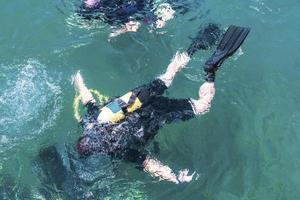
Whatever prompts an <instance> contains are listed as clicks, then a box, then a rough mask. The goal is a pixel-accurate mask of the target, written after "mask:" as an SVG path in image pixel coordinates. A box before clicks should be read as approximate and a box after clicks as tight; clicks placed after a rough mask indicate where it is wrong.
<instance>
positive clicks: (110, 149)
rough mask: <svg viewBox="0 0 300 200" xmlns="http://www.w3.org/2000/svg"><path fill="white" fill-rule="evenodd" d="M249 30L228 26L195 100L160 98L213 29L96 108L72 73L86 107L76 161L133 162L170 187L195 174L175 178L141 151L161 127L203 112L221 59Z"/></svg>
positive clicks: (204, 45)
mask: <svg viewBox="0 0 300 200" xmlns="http://www.w3.org/2000/svg"><path fill="white" fill-rule="evenodd" d="M212 29H213V30H214V32H212ZM249 32H250V29H249V28H244V27H238V26H234V25H231V26H230V27H229V28H228V29H227V31H226V32H225V34H224V35H223V38H222V39H221V41H220V43H219V45H218V47H217V48H216V50H215V51H214V53H213V54H212V56H211V57H210V58H209V59H208V60H207V61H206V62H205V65H204V71H205V73H206V75H205V82H204V83H203V84H202V85H201V86H200V89H199V98H198V99H191V98H186V99H170V98H168V97H164V96H163V94H164V92H165V91H166V90H167V89H168V88H169V87H170V86H171V84H172V81H173V79H174V77H175V75H176V74H177V73H178V72H179V71H180V70H181V69H182V68H184V67H185V66H186V65H187V64H188V62H189V61H190V59H191V57H192V56H193V55H194V53H195V52H196V51H197V50H199V49H207V48H209V47H210V46H212V45H214V44H215V42H216V40H217V39H218V38H219V35H220V32H219V29H218V27H215V26H214V25H208V27H207V28H206V29H204V30H202V31H200V32H199V33H198V36H197V37H196V38H195V39H194V41H193V43H192V44H191V45H190V46H189V48H188V49H187V50H186V51H185V52H182V53H179V52H177V53H176V54H175V56H174V57H173V59H172V60H171V63H170V64H169V65H168V67H167V69H166V71H165V73H163V74H161V75H160V76H158V77H157V78H156V79H154V80H153V81H152V82H150V83H148V84H145V85H141V86H139V87H136V88H134V89H133V90H131V91H130V92H128V93H126V94H125V95H123V96H120V97H116V98H114V99H112V100H110V101H109V102H107V103H105V105H103V106H98V105H97V103H96V101H95V99H94V98H93V96H92V94H91V92H90V91H89V89H88V88H87V87H86V85H85V84H84V80H83V78H82V76H81V74H80V72H79V71H78V72H77V73H76V74H75V75H74V77H73V83H74V86H75V89H76V91H77V92H78V93H79V96H80V98H81V103H82V104H83V105H84V106H85V107H86V109H87V114H86V116H85V117H84V119H82V120H81V121H80V123H81V125H82V126H83V129H84V131H83V135H82V136H81V137H80V138H79V139H78V141H77V144H76V149H77V152H78V154H79V155H80V157H82V158H85V157H88V156H90V155H92V154H96V155H108V156H110V157H111V158H112V159H122V160H125V161H128V162H131V163H135V164H136V165H137V167H138V168H140V169H142V170H143V171H145V172H148V173H149V174H150V175H151V176H154V177H158V178H159V179H160V180H167V181H170V182H174V183H176V184H178V183H183V182H190V181H191V180H192V178H193V176H194V173H195V172H194V173H193V174H191V175H188V170H187V169H185V170H180V171H179V173H178V174H176V173H175V172H173V171H172V170H171V168H170V167H168V166H165V165H163V164H162V163H161V162H160V161H158V160H157V159H155V158H153V157H152V156H150V154H149V152H147V150H146V149H145V147H146V145H147V144H148V143H149V142H150V141H151V140H152V139H153V138H154V137H155V135H156V134H157V132H158V130H159V129H160V128H161V127H163V126H164V125H165V124H169V123H172V122H174V121H179V120H182V121H185V120H189V119H191V118H194V117H196V116H199V115H203V114H205V113H207V112H208V111H209V109H210V107H211V102H212V100H213V97H214V95H215V83H214V81H215V76H216V72H217V70H218V69H219V68H220V66H221V65H222V63H223V62H224V61H225V59H226V58H228V57H230V56H232V55H233V54H234V53H235V52H236V51H237V50H238V49H239V47H240V46H241V45H242V43H243V42H244V40H245V39H246V37H247V35H248V34H249ZM207 33H210V34H207Z"/></svg>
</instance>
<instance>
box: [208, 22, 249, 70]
mask: <svg viewBox="0 0 300 200" xmlns="http://www.w3.org/2000/svg"><path fill="white" fill-rule="evenodd" d="M249 32H250V28H245V27H239V26H234V25H231V26H230V27H229V28H228V29H227V31H226V33H225V34H224V36H223V38H222V40H221V42H220V43H219V45H218V47H217V49H216V51H215V52H214V53H213V55H212V56H211V57H210V58H209V59H208V60H207V61H206V63H205V66H204V70H205V71H206V72H207V73H215V72H216V71H217V69H218V68H219V67H220V66H221V65H222V63H223V62H224V60H225V59H226V58H228V57H230V56H232V55H233V54H234V53H235V52H236V51H237V50H238V49H239V48H240V46H241V45H242V44H243V42H244V41H245V39H246V37H247V36H248V34H249Z"/></svg>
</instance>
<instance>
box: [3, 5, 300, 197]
mask: <svg viewBox="0 0 300 200" xmlns="http://www.w3.org/2000/svg"><path fill="white" fill-rule="evenodd" d="M188 2H189V3H190V7H191V9H190V11H189V12H188V13H187V14H186V15H184V16H182V15H178V16H177V17H176V18H175V19H174V20H172V21H171V22H170V23H168V25H167V26H166V27H165V28H164V29H162V30H160V31H155V32H152V33H149V31H148V29H147V28H146V27H143V28H142V29H141V31H139V32H138V33H134V34H127V35H123V36H120V37H118V38H115V39H113V40H111V41H108V34H109V33H110V28H109V26H107V25H105V24H102V23H99V22H94V23H89V22H85V21H82V20H79V19H78V18H77V17H76V15H75V14H74V10H75V9H76V7H75V3H78V2H68V1H66V0H55V1H33V0H27V1H21V0H15V1H2V2H1V3H0V4H1V6H0V25H1V26H0V55H1V56H0V72H1V73H0V113H1V117H0V199H85V198H88V197H89V198H91V199H106V200H108V199H155V200H156V199H180V200H181V199H195V200H196V199H197V200H198V199H209V200H212V199H213V200H235V199H242V200H248V199H249V200H250V199H251V200H254V199H264V200H269V199H270V200H274V199H278V200H281V199H282V200H283V199H288V200H297V199H300V189H299V188H300V157H299V154H300V136H299V132H300V123H299V122H300V104H299V103H298V102H299V101H298V99H299V98H300V92H299V84H300V79H299V77H300V68H299V66H300V61H299V52H300V37H299V36H300V12H299V9H300V2H299V0H286V1H279V0H248V1H239V0H232V1H222V0H216V1H208V0H206V1H201V0H199V1H192V0H190V1H188ZM191 19H193V20H191ZM211 21H213V22H216V23H219V24H221V25H222V27H224V28H225V27H227V26H228V25H230V24H237V25H244V26H250V27H251V28H252V31H251V34H250V36H249V38H248V39H247V41H246V42H245V44H244V45H243V48H242V50H241V51H240V52H239V53H238V54H237V55H235V56H234V57H233V58H232V59H229V60H228V61H227V62H226V63H225V64H224V66H223V68H222V69H221V71H220V72H219V74H218V77H217V82H216V87H217V93H216V97H215V99H214V102H213V106H212V109H211V111H210V112H209V113H208V114H206V115H205V116H203V117H199V118H197V119H193V120H190V121H188V122H184V123H177V124H172V125H169V126H166V127H165V128H163V129H162V130H161V131H160V133H159V135H158V137H157V138H156V140H157V141H158V142H159V144H160V154H159V155H158V156H157V157H158V159H159V160H161V161H162V162H163V163H165V164H168V165H169V166H170V167H171V168H173V169H174V170H179V169H182V168H188V169H190V170H191V171H196V172H197V173H198V174H199V176H198V177H197V179H195V180H193V181H192V182H190V183H188V184H182V185H174V184H170V183H166V182H157V181H156V180H155V179H152V178H151V177H149V176H148V175H146V174H144V173H142V172H140V171H138V170H136V169H134V167H133V166H130V165H127V164H125V163H119V164H118V165H117V167H115V166H112V165H111V164H109V162H107V161H103V160H99V159H98V160H97V158H91V162H90V164H89V163H84V164H82V163H80V161H78V160H75V161H74V162H75V165H76V166H77V168H80V166H81V167H82V168H81V169H80V170H79V173H77V174H80V175H81V176H84V177H85V179H88V177H91V179H93V181H91V182H90V183H89V184H85V183H81V182H78V183H76V184H74V183H72V182H71V183H69V182H68V181H65V182H64V186H63V187H62V188H63V189H61V188H58V187H57V186H56V185H55V183H54V181H53V182H51V180H52V179H50V181H45V178H44V177H45V176H46V175H45V173H46V172H43V173H39V172H38V171H39V168H38V165H36V164H35V163H36V162H37V161H36V160H37V156H38V152H39V151H40V149H43V148H45V147H48V146H52V145H55V146H56V148H57V149H58V151H59V153H60V155H61V156H62V158H63V159H64V162H65V163H68V156H66V155H67V153H66V149H68V148H70V149H72V148H71V147H72V146H73V145H74V143H75V141H76V138H78V137H79V135H80V129H79V128H78V126H77V124H76V122H75V120H74V118H73V108H72V103H73V97H74V94H75V93H74V90H73V86H72V84H71V75H72V74H74V73H75V72H76V70H81V72H82V75H83V77H84V78H85V80H86V83H87V85H88V86H89V87H91V88H96V89H99V90H100V91H101V92H103V93H104V94H107V95H109V96H115V95H118V94H123V93H124V92H126V91H128V90H129V89H131V88H133V87H134V86H136V85H138V84H141V83H144V82H146V81H150V80H151V79H153V78H154V77H155V76H157V75H158V74H159V73H161V72H162V71H163V70H164V69H165V67H166V65H167V64H168V62H169V60H170V59H171V57H172V55H174V54H175V52H176V51H177V50H178V49H180V50H182V49H184V47H186V46H187V45H188V44H189V42H190V40H189V39H188V36H193V34H194V33H196V32H197V30H198V28H199V26H200V25H203V24H205V23H207V22H211ZM210 53H211V51H208V52H201V53H198V54H197V55H196V56H195V57H194V58H193V60H192V62H191V63H190V64H189V65H188V67H187V68H186V69H184V70H183V71H182V73H180V75H178V77H177V78H176V80H175V81H174V84H173V86H172V88H170V90H169V93H168V95H169V96H171V97H194V98H196V97H197V91H198V88H199V85H200V84H201V83H202V82H203V73H202V69H201V66H202V64H203V63H204V62H205V59H206V58H207V57H208V55H209V54H210ZM65 165H66V166H67V164H65ZM75 168H76V167H75ZM72 170H73V168H72V167H70V171H71V172H72ZM73 171H76V170H73ZM74 174H76V173H75V172H74ZM56 175H57V174H56ZM70 177H72V173H70V174H69V176H68V180H76V178H74V179H71V178H70ZM53 180H55V177H53ZM42 191H47V192H48V193H47V192H46V193H47V194H48V196H45V195H44V193H43V192H42ZM80 192H81V193H80Z"/></svg>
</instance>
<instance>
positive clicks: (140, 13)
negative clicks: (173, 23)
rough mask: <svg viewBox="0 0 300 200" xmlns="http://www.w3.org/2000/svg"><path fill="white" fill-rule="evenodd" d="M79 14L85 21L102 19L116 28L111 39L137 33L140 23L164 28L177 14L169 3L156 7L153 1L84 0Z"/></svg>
mask: <svg viewBox="0 0 300 200" xmlns="http://www.w3.org/2000/svg"><path fill="white" fill-rule="evenodd" d="M77 12H78V14H79V15H80V16H81V17H83V18H84V19H87V20H92V19H100V20H102V21H104V22H105V23H107V24H110V25H112V26H113V27H115V29H113V32H112V33H111V34H110V37H115V36H118V35H121V34H123V33H126V32H136V31H137V30H138V29H139V27H140V25H141V23H140V22H139V21H143V22H144V23H145V24H148V25H151V26H153V27H155V28H162V27H164V26H165V24H166V22H167V21H168V20H170V19H172V18H173V17H174V14H175V11H174V10H173V9H172V7H171V5H170V4H169V3H161V4H159V5H154V2H153V0H134V1H131V0H130V1H129V0H122V1H121V0H84V1H83V3H82V5H81V6H80V9H79V10H78V11H77Z"/></svg>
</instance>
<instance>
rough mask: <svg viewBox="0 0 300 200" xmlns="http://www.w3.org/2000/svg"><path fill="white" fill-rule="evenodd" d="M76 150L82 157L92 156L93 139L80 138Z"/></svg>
mask: <svg viewBox="0 0 300 200" xmlns="http://www.w3.org/2000/svg"><path fill="white" fill-rule="evenodd" d="M76 149H77V152H78V153H79V155H80V156H89V155H91V154H92V153H93V150H92V146H91V138H90V137H88V136H82V137H80V138H79V139H78V141H77V145H76Z"/></svg>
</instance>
